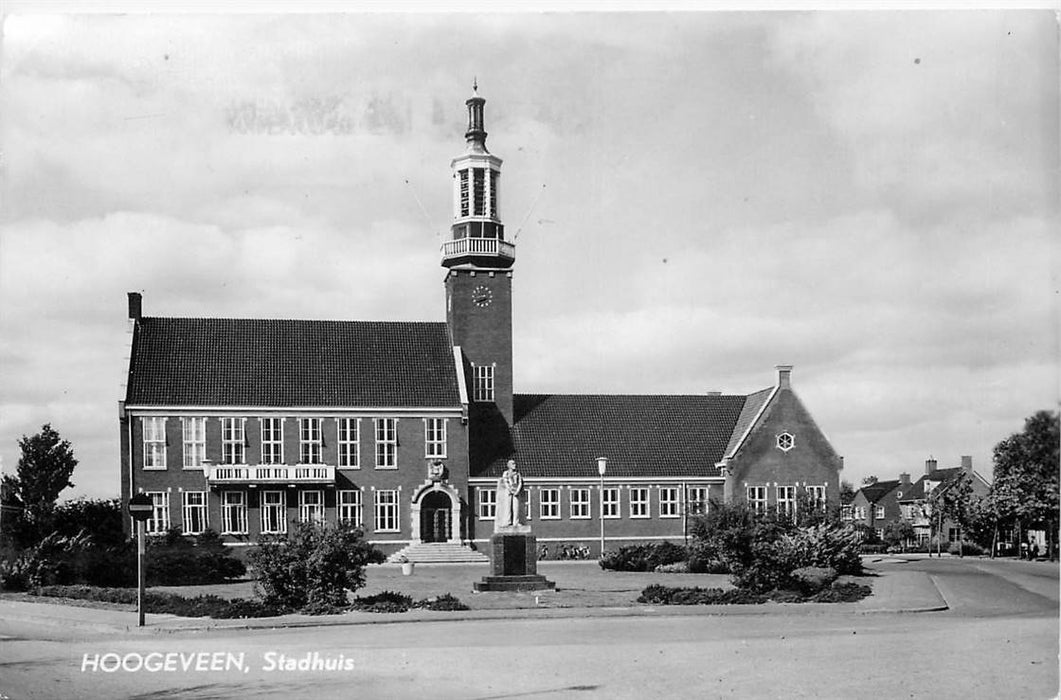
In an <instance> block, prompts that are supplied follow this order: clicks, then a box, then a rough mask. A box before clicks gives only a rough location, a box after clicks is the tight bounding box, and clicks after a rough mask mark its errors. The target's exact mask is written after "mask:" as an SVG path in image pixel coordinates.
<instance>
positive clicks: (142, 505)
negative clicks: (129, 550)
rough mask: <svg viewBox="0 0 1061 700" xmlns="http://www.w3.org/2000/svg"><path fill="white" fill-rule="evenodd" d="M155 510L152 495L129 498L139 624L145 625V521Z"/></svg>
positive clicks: (140, 494) (140, 625) (138, 495)
mask: <svg viewBox="0 0 1061 700" xmlns="http://www.w3.org/2000/svg"><path fill="white" fill-rule="evenodd" d="M153 511H154V505H153V504H152V501H151V498H150V496H147V495H145V494H142V493H138V494H136V495H135V496H133V497H132V498H130V499H129V515H131V516H133V519H134V520H136V617H137V626H139V627H143V626H144V580H145V579H146V578H147V576H146V571H145V569H146V568H147V567H146V563H147V562H146V559H147V557H146V556H144V554H145V552H144V549H145V548H144V527H145V525H144V523H145V522H146V521H147V519H148V518H150V517H151V513H152V512H153Z"/></svg>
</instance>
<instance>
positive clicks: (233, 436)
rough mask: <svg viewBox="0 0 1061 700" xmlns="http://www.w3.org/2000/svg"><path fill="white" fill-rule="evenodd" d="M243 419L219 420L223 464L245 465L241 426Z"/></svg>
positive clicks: (243, 422)
mask: <svg viewBox="0 0 1061 700" xmlns="http://www.w3.org/2000/svg"><path fill="white" fill-rule="evenodd" d="M245 423H246V419H245V418H222V419H221V461H222V462H224V463H225V464H246V463H247V456H246V452H245V450H244V446H245V445H246V442H245V441H244V435H243V426H244V425H245Z"/></svg>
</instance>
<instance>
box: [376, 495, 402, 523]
mask: <svg viewBox="0 0 1061 700" xmlns="http://www.w3.org/2000/svg"><path fill="white" fill-rule="evenodd" d="M374 505H375V516H376V518H375V521H376V522H375V525H376V528H375V529H376V532H398V492H397V491H394V490H384V491H376V495H375V504H374Z"/></svg>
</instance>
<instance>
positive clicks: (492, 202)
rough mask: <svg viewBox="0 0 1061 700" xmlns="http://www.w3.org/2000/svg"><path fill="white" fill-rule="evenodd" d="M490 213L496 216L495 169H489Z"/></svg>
mask: <svg viewBox="0 0 1061 700" xmlns="http://www.w3.org/2000/svg"><path fill="white" fill-rule="evenodd" d="M490 214H491V216H494V217H496V216H498V215H499V214H498V212H497V171H496V170H493V169H491V170H490Z"/></svg>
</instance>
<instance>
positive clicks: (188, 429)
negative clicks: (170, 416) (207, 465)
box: [181, 418, 206, 469]
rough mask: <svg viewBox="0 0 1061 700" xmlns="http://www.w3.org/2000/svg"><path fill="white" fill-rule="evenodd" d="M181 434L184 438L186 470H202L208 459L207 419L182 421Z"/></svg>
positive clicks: (186, 419) (185, 419) (184, 419)
mask: <svg viewBox="0 0 1061 700" xmlns="http://www.w3.org/2000/svg"><path fill="white" fill-rule="evenodd" d="M181 432H182V433H183V436H184V450H183V451H184V468H185V469H197V468H201V467H202V466H203V458H204V457H206V419H205V418H183V419H181Z"/></svg>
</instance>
